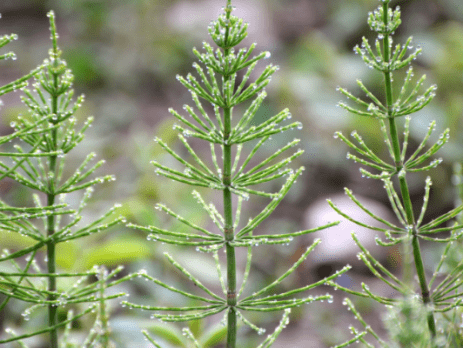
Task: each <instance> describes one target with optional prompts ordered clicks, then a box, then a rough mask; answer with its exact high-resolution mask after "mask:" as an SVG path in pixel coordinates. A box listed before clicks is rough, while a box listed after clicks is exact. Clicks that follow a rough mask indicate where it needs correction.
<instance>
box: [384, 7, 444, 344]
mask: <svg viewBox="0 0 463 348" xmlns="http://www.w3.org/2000/svg"><path fill="white" fill-rule="evenodd" d="M388 5H389V3H388V2H384V3H383V21H384V24H385V27H386V28H387V24H388ZM383 56H384V61H385V62H386V63H389V61H390V50H389V34H388V33H386V34H385V35H384V38H383ZM384 79H385V86H386V107H387V113H388V116H389V133H390V136H391V140H392V148H393V153H394V161H395V165H396V170H397V174H398V178H399V184H400V192H401V195H402V200H403V205H404V209H405V213H406V217H407V223H408V225H409V226H410V227H411V233H412V248H413V257H414V260H415V267H416V272H417V275H418V279H419V282H420V287H421V297H422V300H423V303H424V304H425V305H427V304H428V303H430V302H431V299H430V296H429V288H428V283H427V282H426V275H425V271H424V265H423V259H422V257H421V250H420V244H419V241H418V235H417V231H416V228H415V217H414V215H413V207H412V202H411V199H410V192H409V190H408V185H407V180H406V177H405V171H403V170H402V168H403V163H402V160H401V156H400V145H399V136H398V132H397V127H396V124H395V119H394V117H392V108H393V102H392V100H393V96H392V81H391V71H390V69H388V70H386V71H384ZM427 320H428V327H429V331H430V333H431V336H432V337H435V336H436V324H435V320H434V314H433V312H432V311H431V310H429V311H428V318H427Z"/></svg>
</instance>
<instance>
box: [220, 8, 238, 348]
mask: <svg viewBox="0 0 463 348" xmlns="http://www.w3.org/2000/svg"><path fill="white" fill-rule="evenodd" d="M225 12H226V18H227V21H229V20H230V14H231V1H230V0H228V1H227V6H226V9H225ZM228 35H229V27H228V26H227V27H226V31H225V42H227V39H228ZM229 54H230V49H229V48H225V50H224V56H225V57H228V55H229ZM229 80H230V76H224V84H223V88H224V89H225V88H226V87H225V86H227V85H228V81H229ZM224 97H225V98H226V104H227V106H226V107H225V108H224V110H223V127H224V135H223V139H224V143H223V184H224V186H225V188H224V190H223V207H224V208H223V209H224V218H225V226H224V233H225V240H226V241H227V244H226V250H227V304H228V306H229V311H228V317H227V348H235V347H236V319H237V318H236V311H235V306H236V257H235V248H234V247H233V246H231V245H230V242H231V241H233V239H234V237H235V231H234V227H233V206H232V193H231V191H230V184H231V168H232V156H231V145H229V144H228V139H229V137H230V132H231V118H232V108H231V107H229V106H228V105H229V102H230V100H228V98H227V93H225V90H224Z"/></svg>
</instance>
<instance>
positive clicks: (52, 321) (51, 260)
mask: <svg viewBox="0 0 463 348" xmlns="http://www.w3.org/2000/svg"><path fill="white" fill-rule="evenodd" d="M55 52H56V50H55ZM57 64H58V61H57V57H56V58H55V66H57ZM53 80H54V87H55V90H57V89H58V75H57V74H54V76H53ZM51 103H52V113H54V114H55V115H57V114H58V96H57V95H52V98H51ZM52 122H56V121H53V120H52ZM51 132H52V134H51V135H52V140H53V149H51V150H52V151H56V150H57V137H58V134H57V130H56V129H53V130H52V131H51ZM56 160H57V156H56V155H52V156H50V162H49V168H48V170H49V175H48V194H47V204H48V206H52V205H54V204H55V197H56V195H55V194H54V192H55V188H56V187H55V178H56ZM55 229H56V226H55V215H50V216H48V218H47V237H50V236H52V235H53V234H54V233H55ZM55 256H56V255H55V242H54V241H50V242H48V243H47V265H48V273H50V274H53V273H55V272H56V258H55ZM48 291H52V292H55V291H56V277H49V278H48ZM48 300H49V301H54V300H56V295H52V294H50V295H48ZM57 323H58V306H57V305H52V304H49V305H48V326H49V327H53V326H55V325H56V324H57ZM50 348H58V330H57V329H56V328H55V329H53V330H51V331H50Z"/></svg>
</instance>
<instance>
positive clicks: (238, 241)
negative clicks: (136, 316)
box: [123, 0, 349, 348]
mask: <svg viewBox="0 0 463 348" xmlns="http://www.w3.org/2000/svg"><path fill="white" fill-rule="evenodd" d="M223 9H224V13H223V14H221V15H220V16H219V18H218V20H217V21H214V22H212V23H211V25H210V26H209V34H210V36H211V38H212V40H213V41H214V43H215V44H216V45H217V46H218V48H217V49H216V50H215V51H214V49H213V48H212V46H211V45H210V44H209V43H207V42H204V43H203V48H204V50H205V52H204V53H200V52H199V51H198V50H196V49H193V52H194V54H195V55H196V57H197V58H198V60H199V61H200V63H201V64H203V65H204V66H205V69H204V68H203V67H201V65H199V64H197V63H194V64H193V67H194V68H195V70H196V72H197V74H198V76H199V79H198V78H196V77H194V76H193V75H192V74H188V75H187V77H186V78H184V77H181V76H179V75H177V80H178V81H180V83H182V84H183V85H184V86H185V87H186V88H187V89H188V90H189V91H190V93H191V96H192V99H193V101H194V104H195V106H196V109H197V110H194V109H193V107H191V106H189V105H185V106H184V110H185V111H186V113H187V114H188V115H189V116H190V117H191V119H192V120H190V119H188V118H187V117H185V116H182V115H180V114H179V113H177V112H176V111H175V110H173V109H170V110H169V112H170V113H171V114H172V115H173V116H174V117H175V118H176V119H177V120H178V121H179V122H180V124H179V125H175V127H174V129H176V130H177V131H178V138H179V139H180V141H181V142H182V144H183V145H184V146H185V148H186V150H187V151H188V153H189V154H190V158H191V161H187V160H185V159H183V158H182V157H181V156H180V155H178V154H177V153H176V152H174V150H172V149H171V148H170V147H169V146H168V145H167V144H166V143H165V142H163V141H162V140H161V139H159V138H156V139H155V141H156V142H157V143H158V144H159V145H160V146H161V147H162V148H163V149H164V150H166V151H167V152H168V153H169V154H170V155H172V156H173V157H174V158H175V159H176V160H177V161H178V162H180V163H181V164H182V165H183V166H184V167H185V170H184V171H179V170H176V169H172V168H169V167H167V166H164V165H162V164H161V163H158V162H155V161H154V162H152V163H153V165H154V166H155V167H156V169H155V171H156V173H157V174H159V175H162V176H165V177H167V178H170V179H172V180H175V181H178V182H182V183H185V184H188V185H191V186H197V187H205V188H211V189H214V190H218V191H222V195H223V197H222V199H223V212H219V209H217V208H216V207H215V206H214V204H212V203H211V204H207V203H206V202H205V201H204V200H203V198H202V196H201V195H200V193H199V192H198V191H196V190H195V191H193V195H194V197H195V198H196V200H197V201H198V204H199V205H200V206H201V207H202V208H203V209H204V211H205V212H206V213H207V214H208V215H209V217H210V218H211V219H212V221H213V222H214V224H215V226H216V231H211V230H208V229H205V228H203V227H200V226H198V225H196V224H194V223H192V222H190V221H188V220H187V219H185V218H183V217H181V216H180V215H178V214H177V213H175V212H173V211H172V210H170V209H169V208H167V207H166V206H164V205H162V204H158V205H157V206H156V209H158V210H160V211H163V212H165V213H167V214H168V215H170V216H172V217H174V218H176V219H178V220H179V221H180V222H181V223H183V224H184V225H186V226H187V227H188V228H189V229H191V232H176V231H169V230H165V229H162V228H159V227H155V226H148V227H145V226H139V225H136V224H132V223H131V224H129V225H128V226H129V227H131V228H134V229H137V230H141V231H145V232H147V233H149V234H148V239H149V240H154V241H159V242H163V243H169V244H174V245H182V246H191V247H195V248H196V250H198V251H202V252H208V253H211V254H213V256H214V259H215V262H216V265H217V270H218V278H219V280H220V283H221V286H222V290H223V295H222V294H220V295H219V294H216V293H214V292H213V291H212V290H210V289H208V288H207V287H206V286H205V285H203V284H202V283H201V281H200V280H199V279H197V278H196V277H194V276H193V275H192V274H191V273H190V272H189V271H188V270H187V269H186V268H185V267H183V266H182V265H181V264H180V263H178V262H177V261H175V260H174V259H173V258H172V257H171V256H170V255H169V254H167V253H165V256H166V257H167V260H168V261H169V263H171V264H172V265H173V266H174V267H175V268H177V269H178V270H179V271H180V272H181V273H183V274H184V275H185V276H186V277H187V278H188V279H190V280H191V281H192V282H193V283H194V284H195V285H196V286H197V287H198V288H199V289H201V290H203V291H204V292H205V293H206V294H207V295H208V297H205V296H200V295H194V294H192V293H189V292H186V291H183V290H181V289H177V288H174V287H172V286H169V285H167V284H166V283H164V282H162V281H160V280H158V279H156V278H153V277H151V276H149V275H148V274H147V273H146V272H145V271H143V272H141V274H142V276H143V277H145V279H147V280H149V281H151V282H153V283H155V284H157V285H159V286H161V287H164V288H166V289H168V290H170V291H172V292H176V293H179V294H181V295H183V296H184V297H185V298H188V299H193V300H198V301H200V302H203V303H204V305H192V306H187V307H163V306H148V305H140V304H134V303H129V302H123V305H127V306H129V307H131V308H140V309H144V310H150V311H154V313H153V314H152V318H157V319H159V320H161V321H168V322H182V321H189V320H197V319H202V318H205V317H208V316H211V315H214V314H218V313H224V315H225V317H224V321H225V322H226V326H227V338H226V340H227V347H228V348H234V347H236V346H237V339H236V338H237V324H238V320H241V321H242V322H243V323H244V324H246V325H248V326H249V327H250V328H252V329H254V330H255V331H257V333H259V334H262V333H263V332H264V329H262V328H259V327H258V326H257V325H255V324H253V323H252V322H250V321H249V320H248V319H247V318H246V317H245V314H244V313H245V312H248V311H249V312H253V311H254V312H255V311H257V312H273V311H282V310H284V311H285V314H284V315H283V319H282V320H281V322H280V325H279V326H278V328H277V329H276V330H275V332H274V333H273V334H271V335H269V336H268V337H267V339H265V340H264V341H263V342H262V344H260V345H259V347H269V346H270V345H271V344H272V343H273V342H274V340H275V339H276V337H277V336H278V335H279V333H280V332H281V330H282V329H283V328H284V327H285V326H286V324H287V323H288V321H289V319H288V315H289V312H290V310H291V308H293V307H295V306H299V305H301V304H304V303H310V302H313V301H321V300H325V299H328V300H329V301H331V295H329V294H326V295H322V296H315V297H314V296H307V297H302V298H297V297H295V296H296V295H298V294H300V293H302V292H304V291H306V290H309V289H312V288H314V287H316V286H318V285H319V284H323V283H325V282H326V281H329V280H331V279H334V278H336V277H337V276H339V275H340V274H342V273H344V272H346V271H347V270H348V269H349V267H345V268H343V269H342V270H340V271H339V272H336V273H335V274H333V275H332V276H330V277H328V278H326V279H324V280H322V281H319V282H316V283H314V284H310V285H307V286H304V287H300V288H298V289H294V290H290V291H286V292H282V293H279V294H270V295H269V294H268V293H269V291H270V290H273V289H275V288H276V287H277V286H278V285H279V284H280V283H281V282H282V281H283V280H284V279H285V278H287V277H288V276H289V275H290V274H292V273H293V272H294V270H295V269H296V268H297V267H298V266H299V265H300V264H301V263H302V262H303V261H304V260H305V258H306V257H307V256H308V254H309V253H310V252H311V251H312V250H313V249H314V248H315V246H316V245H317V244H318V243H319V242H320V240H316V241H315V242H314V243H313V244H312V245H311V246H310V247H309V248H307V251H306V252H304V253H303V255H302V256H301V257H300V258H299V260H297V261H296V262H295V263H294V265H293V266H292V267H291V268H289V269H288V271H287V272H285V273H284V274H283V275H282V276H280V277H279V278H278V279H276V280H275V281H274V282H272V283H271V284H269V285H267V286H265V287H263V288H262V289H260V290H258V291H256V292H254V293H253V294H251V295H245V293H244V290H245V285H246V281H247V279H248V276H249V273H250V268H251V259H252V248H253V247H254V246H257V245H264V244H265V245H273V244H287V243H290V242H291V241H292V240H293V238H295V237H298V236H302V235H305V234H308V233H311V232H315V231H318V230H322V229H325V228H328V227H330V226H333V225H336V224H337V223H338V222H333V223H330V224H327V225H324V226H321V227H318V228H314V229H310V230H303V231H299V232H292V233H283V234H265V235H254V234H253V231H254V229H256V228H257V227H258V226H259V225H260V224H261V223H262V221H264V220H265V219H266V218H267V217H268V216H269V215H270V214H271V213H272V212H273V211H274V210H275V209H276V208H277V206H278V204H279V203H280V202H281V201H282V199H283V198H284V197H285V195H286V194H287V193H288V191H289V190H290V188H291V186H292V185H293V184H294V182H295V181H296V179H297V178H298V177H299V176H300V175H301V173H302V171H303V169H304V168H303V167H301V168H298V169H297V170H293V169H291V168H289V167H288V165H289V164H290V162H291V161H292V160H294V159H295V158H297V157H299V156H301V155H302V153H303V151H302V150H297V151H296V152H295V153H293V154H292V155H290V156H288V157H286V158H284V159H281V160H276V161H274V160H275V159H276V158H277V157H278V156H279V155H280V154H282V153H283V152H285V151H286V150H290V149H292V148H293V147H294V146H296V145H297V144H298V143H299V140H297V139H296V140H293V141H291V142H289V143H288V144H287V145H286V146H284V147H282V148H281V149H279V150H278V151H276V152H275V153H274V154H272V155H271V156H270V157H268V158H266V159H264V160H263V161H261V162H260V163H258V164H256V165H255V166H254V167H252V168H250V167H249V166H250V163H251V161H252V160H254V159H255V157H254V156H255V155H256V153H257V152H258V150H259V149H260V148H261V147H262V146H264V144H265V143H266V142H267V141H269V140H270V139H271V136H272V135H274V134H276V135H277V134H280V133H283V132H286V131H289V130H293V129H300V128H301V124H300V122H293V123H290V124H287V125H283V122H284V121H285V120H288V119H290V118H291V114H290V112H289V110H288V109H285V110H283V111H281V112H280V113H278V114H277V115H275V116H272V117H269V118H267V119H266V120H265V121H263V122H262V123H260V124H256V120H255V115H256V113H257V111H258V109H259V107H260V106H261V105H262V103H263V101H264V99H265V97H266V92H265V86H266V85H267V84H268V83H269V82H270V79H271V76H272V75H273V74H274V73H275V72H276V71H277V70H278V67H277V66H273V65H271V64H270V65H268V66H267V67H266V68H265V69H264V70H263V72H262V73H261V74H260V76H259V77H257V79H256V80H255V81H254V82H251V73H252V71H253V70H254V68H255V67H256V65H257V63H258V62H259V61H260V60H262V59H265V58H269V57H270V53H269V52H262V53H260V54H258V55H255V56H253V57H251V54H252V53H253V51H254V49H255V44H252V45H251V46H250V47H249V48H248V49H247V48H240V49H239V50H238V51H235V46H237V45H238V44H239V43H240V42H241V41H242V40H243V39H244V38H245V37H246V35H247V27H248V24H245V23H244V22H243V20H242V19H239V18H237V17H235V16H233V15H232V14H231V13H232V10H233V9H234V7H232V4H231V0H228V1H227V4H226V6H225V7H224V8H223ZM246 68H247V70H246V72H245V73H243V75H242V76H243V77H242V78H241V81H240V78H239V77H238V76H239V72H240V71H242V70H244V69H246ZM252 98H254V99H253V101H252V102H250V105H249V106H248V107H247V109H246V111H245V112H244V113H243V114H242V115H241V116H240V117H238V120H236V121H235V120H233V119H232V114H233V109H234V107H236V106H238V105H240V104H242V103H244V102H246V101H249V100H250V99H252ZM203 102H206V103H207V104H210V105H211V106H212V108H213V111H214V112H213V113H214V116H211V115H210V114H209V113H208V112H207V111H206V108H205V107H204V106H203ZM188 138H198V139H201V140H204V141H207V142H209V144H210V150H211V161H209V164H208V163H207V161H206V160H203V159H202V158H200V156H199V155H198V154H197V153H196V152H195V151H194V150H193V148H192V147H191V146H190V144H189V142H188ZM251 141H255V142H256V144H255V145H254V147H253V148H252V149H251V150H250V151H249V153H248V155H247V156H245V159H244V160H242V161H241V160H240V158H241V154H242V151H243V147H244V146H243V145H244V144H245V143H248V142H251ZM218 148H219V149H220V150H218ZM218 151H221V152H222V160H221V161H220V160H219V159H218V158H217V157H218V156H217V153H218ZM232 153H234V156H233V155H232ZM275 162H276V163H275ZM285 176H287V178H286V182H285V183H284V184H283V186H282V188H281V189H280V190H279V191H278V192H276V193H269V192H265V191H263V190H259V189H254V188H250V187H251V186H254V185H257V184H261V183H265V182H269V181H271V180H277V179H281V178H283V177H285ZM233 195H235V196H237V203H236V208H234V207H233V205H232V202H233V200H232V196H233ZM250 195H256V196H261V197H266V198H268V199H270V202H269V203H268V204H267V206H266V207H265V208H264V209H263V210H262V211H261V212H260V213H259V214H257V215H256V216H255V217H254V218H250V219H249V221H248V222H247V223H245V224H244V226H241V225H240V221H239V219H240V213H241V208H242V205H243V204H246V203H243V200H244V201H247V200H248V199H249V197H250ZM240 247H241V248H247V265H246V268H245V272H244V275H243V281H242V283H241V286H240V287H238V284H237V267H236V256H235V249H236V248H240ZM220 249H225V252H226V258H227V265H226V281H225V279H224V277H223V276H222V271H221V266H220V263H219V258H218V251H219V250H220ZM166 312H167V313H166ZM169 312H173V313H175V314H170V313H169ZM178 312H183V313H181V314H178ZM144 334H145V336H146V337H147V339H149V340H150V341H151V342H152V343H153V344H155V345H156V346H157V347H159V344H158V343H156V341H155V340H154V339H152V338H151V337H150V336H149V335H148V333H147V332H144ZM187 336H188V337H189V338H191V339H192V340H193V342H194V344H195V346H196V347H199V343H198V342H197V340H196V339H195V338H194V336H193V334H192V333H191V332H187Z"/></svg>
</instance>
